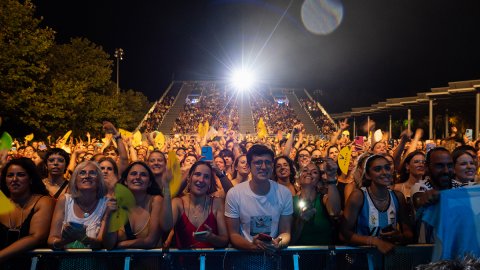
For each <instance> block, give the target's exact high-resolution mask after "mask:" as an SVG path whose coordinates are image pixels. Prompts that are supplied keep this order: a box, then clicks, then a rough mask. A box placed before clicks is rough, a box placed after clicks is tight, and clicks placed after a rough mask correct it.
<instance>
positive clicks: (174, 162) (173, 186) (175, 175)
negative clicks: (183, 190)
mask: <svg viewBox="0 0 480 270" xmlns="http://www.w3.org/2000/svg"><path fill="white" fill-rule="evenodd" d="M167 170H169V171H170V172H171V173H172V180H171V181H170V195H171V196H172V197H173V196H175V195H177V193H178V191H179V190H180V185H181V184H182V172H181V170H180V162H179V161H178V158H177V155H176V154H175V152H174V151H170V152H168V160H167Z"/></svg>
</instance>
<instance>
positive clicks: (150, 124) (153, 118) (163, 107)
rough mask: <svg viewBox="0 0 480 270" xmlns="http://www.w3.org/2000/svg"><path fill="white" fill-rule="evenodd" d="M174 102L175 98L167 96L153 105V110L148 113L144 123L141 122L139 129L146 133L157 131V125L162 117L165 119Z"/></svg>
mask: <svg viewBox="0 0 480 270" xmlns="http://www.w3.org/2000/svg"><path fill="white" fill-rule="evenodd" d="M174 101H175V96H172V95H167V96H165V97H163V98H162V99H161V100H160V101H158V102H157V103H155V106H154V107H153V110H152V111H150V112H148V114H147V116H146V117H145V121H143V122H142V125H141V127H140V129H142V130H145V131H146V132H152V131H154V130H158V128H159V125H160V124H161V122H162V120H163V117H165V115H166V114H167V112H168V110H170V108H171V107H172V105H173V102H174Z"/></svg>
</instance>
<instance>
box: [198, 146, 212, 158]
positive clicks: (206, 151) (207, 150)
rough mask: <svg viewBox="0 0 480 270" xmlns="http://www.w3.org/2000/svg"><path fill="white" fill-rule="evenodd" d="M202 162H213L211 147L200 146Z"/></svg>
mask: <svg viewBox="0 0 480 270" xmlns="http://www.w3.org/2000/svg"><path fill="white" fill-rule="evenodd" d="M201 160H204V161H213V149H212V147H211V146H202V159H201Z"/></svg>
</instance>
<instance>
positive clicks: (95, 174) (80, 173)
mask: <svg viewBox="0 0 480 270" xmlns="http://www.w3.org/2000/svg"><path fill="white" fill-rule="evenodd" d="M78 175H80V176H81V177H86V176H87V175H89V176H93V177H96V176H97V175H98V173H97V171H94V170H91V171H86V170H81V171H80V172H79V173H78Z"/></svg>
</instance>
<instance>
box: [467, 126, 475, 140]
mask: <svg viewBox="0 0 480 270" xmlns="http://www.w3.org/2000/svg"><path fill="white" fill-rule="evenodd" d="M465 136H467V138H468V139H469V140H470V141H473V129H471V128H467V130H465Z"/></svg>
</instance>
